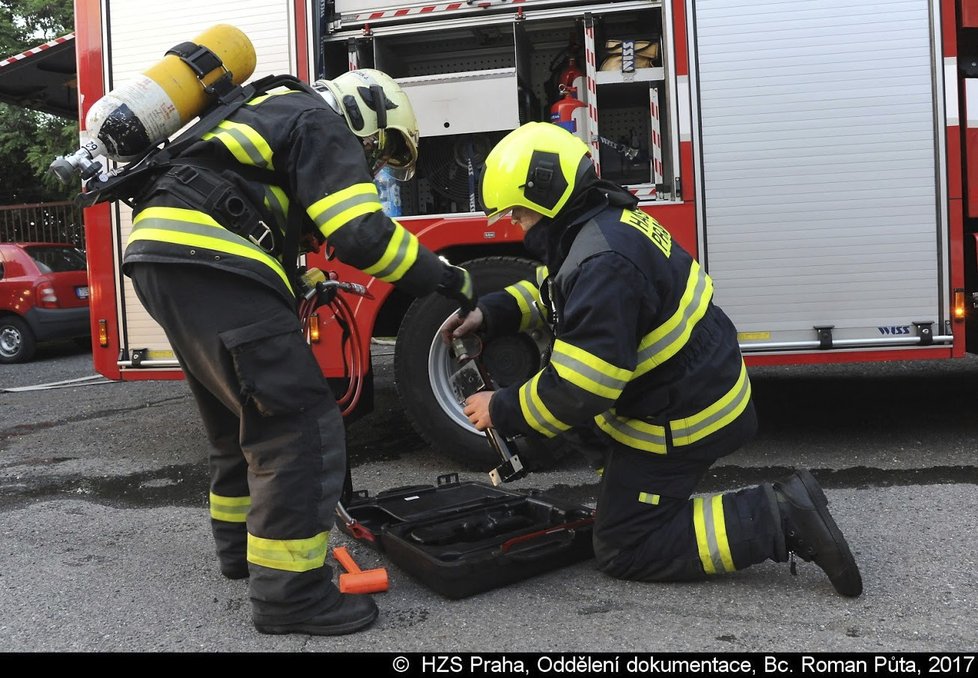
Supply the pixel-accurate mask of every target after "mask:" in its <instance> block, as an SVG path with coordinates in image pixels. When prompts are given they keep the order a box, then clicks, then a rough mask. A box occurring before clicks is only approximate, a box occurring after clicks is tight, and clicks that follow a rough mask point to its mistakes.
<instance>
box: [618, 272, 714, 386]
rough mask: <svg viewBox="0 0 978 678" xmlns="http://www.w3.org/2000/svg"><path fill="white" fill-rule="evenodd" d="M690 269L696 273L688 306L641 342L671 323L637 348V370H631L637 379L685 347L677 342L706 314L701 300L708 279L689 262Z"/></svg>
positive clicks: (679, 310)
mask: <svg viewBox="0 0 978 678" xmlns="http://www.w3.org/2000/svg"><path fill="white" fill-rule="evenodd" d="M693 266H694V267H695V269H696V285H695V287H694V288H693V294H692V297H691V298H690V300H689V302H688V303H686V304H685V305H684V306H683V307H681V308H679V309H676V314H677V315H678V317H677V315H674V316H673V317H672V318H670V319H669V320H667V321H666V322H665V323H663V324H662V325H660V326H659V327H657V328H656V329H654V330H652V332H649V333H648V334H646V335H645V338H643V343H644V341H645V339H646V338H648V337H650V336H653V335H655V334H656V333H657V332H658V331H660V330H661V329H662V327H664V326H666V325H668V324H669V323H672V324H673V326H672V327H671V328H670V329H669V330H668V332H667V333H666V334H665V335H663V336H661V337H659V338H658V339H656V340H655V341H654V342H653V343H651V344H649V345H648V346H645V347H641V345H640V347H639V351H638V367H637V368H636V370H635V376H640V375H643V374H645V373H646V372H648V371H649V370H651V369H652V368H654V367H655V366H656V365H660V364H662V363H663V362H665V361H666V359H668V358H671V357H672V356H673V355H675V354H676V353H678V352H679V350H680V349H681V348H682V347H683V346H684V345H685V344H686V341H685V340H682V341H680V339H682V338H683V335H684V334H689V332H691V331H692V327H693V325H695V324H696V322H697V321H699V319H700V317H702V315H703V313H704V312H705V310H706V304H705V302H706V301H708V300H705V299H704V298H703V297H704V295H705V294H707V290H708V288H709V287H710V286H711V285H710V279H709V276H707V275H706V273H705V272H704V271H703V269H702V267H700V265H699V264H697V263H696V262H695V261H694V262H693Z"/></svg>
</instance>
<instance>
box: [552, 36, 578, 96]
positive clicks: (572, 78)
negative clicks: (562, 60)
mask: <svg viewBox="0 0 978 678" xmlns="http://www.w3.org/2000/svg"><path fill="white" fill-rule="evenodd" d="M571 49H574V46H573V45H572V47H571ZM557 87H558V91H561V92H562V91H563V90H564V89H565V88H568V87H571V88H573V89H574V91H575V93H576V92H583V91H584V73H583V72H582V71H581V69H580V68H578V67H577V57H575V56H569V57H567V66H565V67H564V70H563V71H561V73H560V78H559V79H558V80H557ZM577 98H578V99H581V98H582V97H577Z"/></svg>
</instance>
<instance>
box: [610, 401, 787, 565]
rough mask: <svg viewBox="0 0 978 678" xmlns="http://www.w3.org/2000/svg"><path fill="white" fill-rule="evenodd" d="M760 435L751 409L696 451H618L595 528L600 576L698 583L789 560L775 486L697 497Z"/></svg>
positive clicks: (615, 449)
mask: <svg viewBox="0 0 978 678" xmlns="http://www.w3.org/2000/svg"><path fill="white" fill-rule="evenodd" d="M756 427H757V420H756V415H755V413H754V408H753V404H750V405H749V406H748V408H747V410H745V412H744V413H743V414H742V415H741V417H740V419H739V421H737V422H734V423H733V424H731V425H730V430H729V431H727V432H726V435H724V436H723V437H722V438H721V439H719V440H717V441H715V442H712V443H709V444H707V445H700V446H697V448H696V449H695V450H683V449H681V448H679V449H677V448H672V449H670V450H669V453H668V454H666V455H657V454H652V453H645V452H640V451H637V450H634V449H632V448H628V447H625V446H623V445H617V444H615V445H614V446H613V447H611V448H610V449H609V450H608V451H607V453H606V456H605V465H604V472H603V475H602V480H601V486H600V489H599V494H598V502H597V509H596V516H595V525H594V550H595V557H596V559H597V563H598V567H599V569H601V570H602V571H604V572H605V573H607V574H609V575H611V576H613V577H617V578H620V579H633V580H638V581H693V580H698V579H705V578H706V577H708V576H711V575H715V574H721V573H724V572H732V571H734V570H739V569H742V568H745V567H748V566H750V565H753V564H755V563H760V562H763V561H765V560H768V559H769V558H770V559H776V560H784V554H779V553H777V551H778V541H779V539H780V538H781V527H780V524H779V521H778V519H777V515H778V514H777V511H776V508H775V505H774V503H773V502H774V501H775V499H774V494H773V488H772V487H771V486H770V485H760V486H756V487H751V488H745V489H741V490H738V491H736V492H728V493H715V494H708V495H706V496H697V497H692V494H693V491H694V489H695V488H696V486H697V485H698V484H699V482H700V480H701V479H702V478H703V476H704V475H705V473H706V471H707V470H708V469H709V468H710V466H712V465H713V463H714V462H715V461H716V460H717V459H719V458H720V457H722V456H724V455H727V454H730V453H731V452H734V451H735V450H736V449H738V448H739V447H740V446H741V445H742V444H743V443H744V442H746V440H748V439H749V438H750V437H752V436H753V434H754V432H755V431H756ZM691 497H692V498H691ZM782 543H783V542H782Z"/></svg>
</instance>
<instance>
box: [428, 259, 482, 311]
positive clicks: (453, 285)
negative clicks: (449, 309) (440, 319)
mask: <svg viewBox="0 0 978 678" xmlns="http://www.w3.org/2000/svg"><path fill="white" fill-rule="evenodd" d="M442 261H445V260H444V259H442ZM435 289H436V291H437V292H438V294H441V295H444V296H446V297H448V298H449V299H454V300H455V301H457V302H458V303H459V309H458V317H459V318H464V317H465V316H467V315H468V314H469V311H471V310H472V309H474V308H475V303H476V301H478V297H476V296H475V288H474V287H473V286H472V276H471V275H469V272H468V271H466V270H465V269H464V268H461V267H460V266H452V265H451V264H450V263H448V262H447V261H445V268H444V270H443V271H442V274H441V283H439V284H438V287H436V288H435Z"/></svg>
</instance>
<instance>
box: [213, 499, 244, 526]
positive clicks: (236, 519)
mask: <svg viewBox="0 0 978 678" xmlns="http://www.w3.org/2000/svg"><path fill="white" fill-rule="evenodd" d="M210 506H211V518H213V519H214V520H222V521H224V522H225V523H243V522H245V520H246V519H247V517H248V509H250V508H251V497H222V496H220V495H219V494H214V493H213V492H211V493H210Z"/></svg>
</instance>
